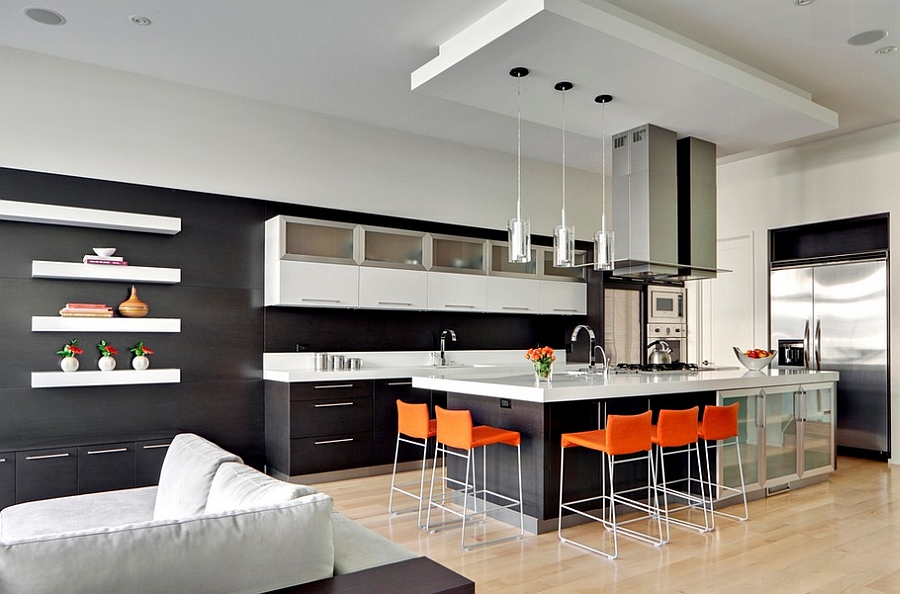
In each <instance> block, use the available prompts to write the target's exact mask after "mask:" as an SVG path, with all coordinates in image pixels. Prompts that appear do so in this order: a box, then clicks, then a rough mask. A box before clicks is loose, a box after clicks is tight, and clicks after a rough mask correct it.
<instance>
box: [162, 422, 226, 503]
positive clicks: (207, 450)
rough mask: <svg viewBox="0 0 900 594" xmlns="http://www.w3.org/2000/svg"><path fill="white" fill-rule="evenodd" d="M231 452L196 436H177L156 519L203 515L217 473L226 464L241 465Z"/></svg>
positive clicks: (165, 463) (168, 459)
mask: <svg viewBox="0 0 900 594" xmlns="http://www.w3.org/2000/svg"><path fill="white" fill-rule="evenodd" d="M240 461H241V459H240V458H239V457H238V456H235V455H234V454H232V453H231V452H227V451H225V450H223V449H222V448H220V447H219V446H217V445H215V444H214V443H211V442H209V441H207V440H205V439H203V438H202V437H200V436H199V435H194V434H193V433H181V434H179V435H176V436H175V439H173V440H172V444H171V445H170V446H169V451H168V452H166V457H165V460H163V465H162V470H161V471H160V474H159V490H158V491H157V493H156V505H155V507H154V508H153V519H154V520H165V519H169V518H185V517H188V516H194V515H197V514H202V513H203V512H204V510H205V509H206V500H207V499H208V498H209V488H210V486H211V485H212V480H213V477H214V476H215V475H216V470H218V469H219V465H220V464H222V463H223V462H240Z"/></svg>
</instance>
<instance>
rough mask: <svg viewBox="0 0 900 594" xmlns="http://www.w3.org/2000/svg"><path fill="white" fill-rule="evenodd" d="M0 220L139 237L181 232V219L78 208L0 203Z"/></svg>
mask: <svg viewBox="0 0 900 594" xmlns="http://www.w3.org/2000/svg"><path fill="white" fill-rule="evenodd" d="M0 220H2V221H19V222H24V223H44V224H46V225H66V226H69V227H93V228H96V229H117V230H120V231H139V232H142V233H162V234H163V235H175V234H176V233H179V232H180V231H181V219H180V218H179V217H162V216H158V215H148V214H138V213H133V212H121V211H117V210H99V209H96V208H78V207H75V206H58V205H56V204H38V203H36V202H16V201H13V200H0Z"/></svg>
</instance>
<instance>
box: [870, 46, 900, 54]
mask: <svg viewBox="0 0 900 594" xmlns="http://www.w3.org/2000/svg"><path fill="white" fill-rule="evenodd" d="M895 51H897V46H896V45H886V46H884V47H881V48H878V49H877V50H875V53H876V54H893V53H894V52H895Z"/></svg>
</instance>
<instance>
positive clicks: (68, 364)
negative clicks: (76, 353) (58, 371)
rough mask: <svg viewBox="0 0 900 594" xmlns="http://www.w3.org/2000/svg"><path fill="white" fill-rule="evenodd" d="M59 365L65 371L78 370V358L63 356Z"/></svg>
mask: <svg viewBox="0 0 900 594" xmlns="http://www.w3.org/2000/svg"><path fill="white" fill-rule="evenodd" d="M59 366H60V367H61V368H62V370H63V371H67V372H68V371H78V359H76V358H75V357H63V358H62V359H60V360H59Z"/></svg>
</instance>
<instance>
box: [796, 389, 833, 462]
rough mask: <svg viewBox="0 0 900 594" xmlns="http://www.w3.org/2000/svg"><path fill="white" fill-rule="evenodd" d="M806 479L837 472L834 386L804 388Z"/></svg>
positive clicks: (803, 452) (803, 453) (804, 457)
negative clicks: (835, 459) (835, 463)
mask: <svg viewBox="0 0 900 594" xmlns="http://www.w3.org/2000/svg"><path fill="white" fill-rule="evenodd" d="M802 398H803V442H802V443H803V450H802V452H801V453H802V456H803V463H802V466H801V468H802V469H803V476H804V477H807V476H814V475H816V474H822V473H827V472H831V471H832V470H834V430H835V427H834V411H833V407H834V384H814V385H811V386H804V390H803V392H802Z"/></svg>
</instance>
